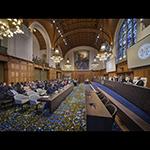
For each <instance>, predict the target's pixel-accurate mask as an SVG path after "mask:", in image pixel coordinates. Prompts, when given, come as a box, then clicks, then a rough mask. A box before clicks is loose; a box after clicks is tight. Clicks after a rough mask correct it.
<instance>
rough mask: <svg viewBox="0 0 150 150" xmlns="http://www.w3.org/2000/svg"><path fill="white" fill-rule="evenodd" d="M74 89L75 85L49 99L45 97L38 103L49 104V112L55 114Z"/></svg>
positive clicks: (70, 85)
mask: <svg viewBox="0 0 150 150" xmlns="http://www.w3.org/2000/svg"><path fill="white" fill-rule="evenodd" d="M73 87H74V86H73V84H69V85H67V86H66V87H64V89H63V90H62V91H60V92H59V93H57V94H53V95H52V96H47V97H46V96H43V97H41V98H40V99H39V100H38V101H41V102H47V103H48V105H49V111H50V112H54V111H55V110H56V109H57V108H58V106H59V105H60V104H61V102H62V101H63V100H64V99H65V98H66V96H67V95H68V94H70V93H71V92H72V90H73Z"/></svg>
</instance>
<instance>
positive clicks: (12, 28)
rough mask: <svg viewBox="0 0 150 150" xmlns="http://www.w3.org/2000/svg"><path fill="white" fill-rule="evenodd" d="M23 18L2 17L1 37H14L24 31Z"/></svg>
mask: <svg viewBox="0 0 150 150" xmlns="http://www.w3.org/2000/svg"><path fill="white" fill-rule="evenodd" d="M22 22H23V20H22V19H0V39H3V38H4V37H9V38H10V37H13V35H14V34H18V33H22V34H23V33H24V32H23V31H22V30H21V29H20V28H21V25H22Z"/></svg>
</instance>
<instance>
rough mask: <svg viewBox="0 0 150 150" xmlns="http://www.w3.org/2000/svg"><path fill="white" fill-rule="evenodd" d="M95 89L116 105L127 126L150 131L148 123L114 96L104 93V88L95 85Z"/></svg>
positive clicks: (132, 128)
mask: <svg viewBox="0 0 150 150" xmlns="http://www.w3.org/2000/svg"><path fill="white" fill-rule="evenodd" d="M97 89H98V90H99V91H100V92H102V93H103V94H104V95H105V96H106V97H107V98H109V100H110V101H111V102H112V103H113V104H114V105H116V106H117V108H118V110H119V112H118V114H120V117H121V119H122V120H123V121H124V123H126V125H127V127H128V128H129V129H130V130H134V131H136V130H144V131H150V124H149V123H147V122H146V121H144V120H143V119H142V118H141V117H139V116H138V115H137V114H135V113H134V112H132V111H131V110H130V109H128V108H127V107H125V106H124V105H123V104H121V103H120V102H118V101H117V100H116V99H115V98H114V97H112V96H111V95H109V94H108V93H106V92H105V91H104V90H102V89H100V88H99V87H97Z"/></svg>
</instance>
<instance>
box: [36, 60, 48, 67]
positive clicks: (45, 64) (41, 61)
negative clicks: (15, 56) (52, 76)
mask: <svg viewBox="0 0 150 150" xmlns="http://www.w3.org/2000/svg"><path fill="white" fill-rule="evenodd" d="M33 62H34V63H35V64H37V65H40V66H45V67H49V64H48V63H47V62H45V61H44V60H42V59H40V58H33Z"/></svg>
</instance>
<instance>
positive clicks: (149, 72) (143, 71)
mask: <svg viewBox="0 0 150 150" xmlns="http://www.w3.org/2000/svg"><path fill="white" fill-rule="evenodd" d="M133 73H134V76H139V77H147V87H149V88H150V66H147V67H141V68H137V69H134V70H133Z"/></svg>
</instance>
